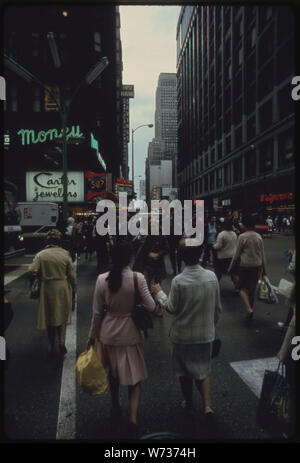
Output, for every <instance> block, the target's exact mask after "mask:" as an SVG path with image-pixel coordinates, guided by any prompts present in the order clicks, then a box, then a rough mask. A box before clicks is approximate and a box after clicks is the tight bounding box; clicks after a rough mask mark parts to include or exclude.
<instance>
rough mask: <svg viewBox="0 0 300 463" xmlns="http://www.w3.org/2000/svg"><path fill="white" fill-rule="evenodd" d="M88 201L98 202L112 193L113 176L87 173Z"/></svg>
mask: <svg viewBox="0 0 300 463" xmlns="http://www.w3.org/2000/svg"><path fill="white" fill-rule="evenodd" d="M85 181H86V194H85V199H86V201H98V197H99V196H102V195H104V194H106V193H111V174H106V173H105V174H103V173H100V174H98V173H96V172H86V173H85Z"/></svg>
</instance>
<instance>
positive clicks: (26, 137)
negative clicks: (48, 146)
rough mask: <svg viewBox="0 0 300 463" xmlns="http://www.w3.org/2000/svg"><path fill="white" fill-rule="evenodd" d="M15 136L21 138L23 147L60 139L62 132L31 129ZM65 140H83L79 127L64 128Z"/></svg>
mask: <svg viewBox="0 0 300 463" xmlns="http://www.w3.org/2000/svg"><path fill="white" fill-rule="evenodd" d="M17 135H19V136H20V137H21V144H22V146H25V145H31V144H36V143H45V142H46V141H52V140H56V139H59V138H62V137H63V130H62V129H61V130H57V129H49V130H40V131H39V132H36V131H35V130H33V129H20V130H19V131H18V132H17ZM66 138H67V140H69V139H82V138H84V135H83V133H82V132H81V131H80V127H79V125H72V127H71V128H70V127H66Z"/></svg>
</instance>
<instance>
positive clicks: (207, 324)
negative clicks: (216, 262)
mask: <svg viewBox="0 0 300 463" xmlns="http://www.w3.org/2000/svg"><path fill="white" fill-rule="evenodd" d="M180 251H181V254H182V259H183V261H184V262H185V264H186V267H185V269H184V270H183V272H182V273H181V274H179V275H177V276H176V277H175V278H173V280H172V284H171V290H170V293H169V297H167V295H166V294H165V293H164V292H163V291H162V289H161V286H160V285H159V284H156V285H153V286H152V292H153V293H154V294H156V300H157V301H158V302H159V303H160V304H161V306H162V307H163V308H165V309H166V310H167V311H168V312H169V313H170V314H172V315H173V316H174V318H173V323H172V327H171V331H170V338H171V341H172V343H173V349H172V364H173V370H174V372H175V374H176V375H177V376H178V377H179V381H180V385H181V390H182V394H183V397H184V399H185V400H184V405H183V406H184V407H185V408H187V409H191V408H192V389H193V380H195V384H196V386H197V389H198V390H199V391H200V393H201V395H202V398H203V405H204V413H205V415H206V417H211V416H213V414H214V412H213V410H212V408H211V400H210V373H211V352H212V342H213V340H214V339H215V325H216V323H217V321H218V319H219V316H220V313H221V312H222V306H221V300H220V288H219V283H218V279H217V277H216V275H215V273H214V272H212V271H210V270H206V269H204V268H202V267H201V266H200V265H199V258H200V255H201V252H202V246H201V245H200V242H199V241H198V240H197V239H196V238H186V239H184V240H181V242H180Z"/></svg>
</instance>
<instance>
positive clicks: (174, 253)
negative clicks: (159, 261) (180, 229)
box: [168, 219, 182, 275]
mask: <svg viewBox="0 0 300 463" xmlns="http://www.w3.org/2000/svg"><path fill="white" fill-rule="evenodd" d="M181 239H182V235H175V233H174V219H172V221H171V224H170V235H169V236H168V243H169V254H170V261H171V264H172V268H173V274H174V275H177V273H181V263H182V260H181V253H180V251H179V241H180V240H181ZM176 264H177V265H176ZM177 267H178V268H177Z"/></svg>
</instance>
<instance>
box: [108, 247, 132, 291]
mask: <svg viewBox="0 0 300 463" xmlns="http://www.w3.org/2000/svg"><path fill="white" fill-rule="evenodd" d="M132 255H133V252H132V247H131V244H130V243H128V242H127V241H121V242H120V243H117V244H115V245H114V246H113V248H112V250H111V259H112V265H113V267H112V270H111V271H110V272H109V275H108V277H107V280H108V288H109V290H110V291H112V292H113V293H116V292H117V291H118V290H119V289H120V288H121V286H122V270H123V268H124V267H127V265H129V264H130V261H131V259H132Z"/></svg>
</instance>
